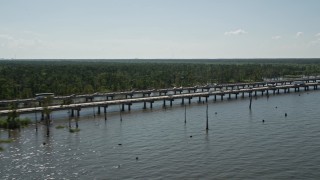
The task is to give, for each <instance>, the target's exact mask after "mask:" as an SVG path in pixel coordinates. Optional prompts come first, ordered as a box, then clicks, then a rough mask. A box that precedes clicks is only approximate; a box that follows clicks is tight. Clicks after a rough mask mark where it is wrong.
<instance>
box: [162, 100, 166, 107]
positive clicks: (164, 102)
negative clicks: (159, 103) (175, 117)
mask: <svg viewBox="0 0 320 180" xmlns="http://www.w3.org/2000/svg"><path fill="white" fill-rule="evenodd" d="M163 107H166V100H165V99H164V100H163Z"/></svg>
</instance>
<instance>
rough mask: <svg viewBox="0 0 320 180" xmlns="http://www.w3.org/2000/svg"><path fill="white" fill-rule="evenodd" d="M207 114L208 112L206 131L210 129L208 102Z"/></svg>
mask: <svg viewBox="0 0 320 180" xmlns="http://www.w3.org/2000/svg"><path fill="white" fill-rule="evenodd" d="M206 114H207V123H206V131H208V130H209V116H208V104H207V111H206Z"/></svg>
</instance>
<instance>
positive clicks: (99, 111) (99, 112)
mask: <svg viewBox="0 0 320 180" xmlns="http://www.w3.org/2000/svg"><path fill="white" fill-rule="evenodd" d="M98 114H99V115H100V114H101V110H100V106H98Z"/></svg>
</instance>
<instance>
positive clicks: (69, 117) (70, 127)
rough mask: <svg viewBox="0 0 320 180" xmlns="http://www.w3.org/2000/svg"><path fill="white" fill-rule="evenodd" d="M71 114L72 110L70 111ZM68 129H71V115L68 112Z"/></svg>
mask: <svg viewBox="0 0 320 180" xmlns="http://www.w3.org/2000/svg"><path fill="white" fill-rule="evenodd" d="M71 111H72V112H73V110H71ZM68 113H69V129H71V117H72V113H71V112H70V110H69V112H68Z"/></svg>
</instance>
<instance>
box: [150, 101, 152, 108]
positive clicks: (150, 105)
mask: <svg viewBox="0 0 320 180" xmlns="http://www.w3.org/2000/svg"><path fill="white" fill-rule="evenodd" d="M152 104H153V101H151V102H150V109H152Z"/></svg>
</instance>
